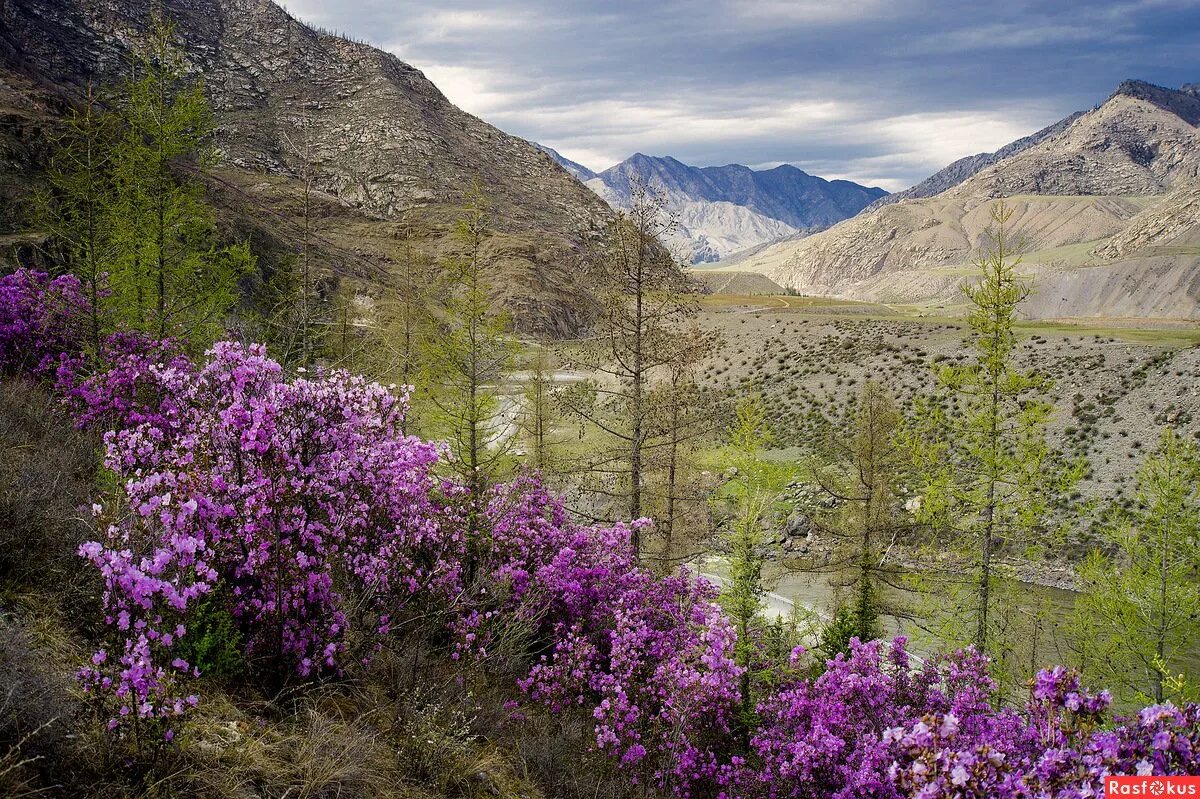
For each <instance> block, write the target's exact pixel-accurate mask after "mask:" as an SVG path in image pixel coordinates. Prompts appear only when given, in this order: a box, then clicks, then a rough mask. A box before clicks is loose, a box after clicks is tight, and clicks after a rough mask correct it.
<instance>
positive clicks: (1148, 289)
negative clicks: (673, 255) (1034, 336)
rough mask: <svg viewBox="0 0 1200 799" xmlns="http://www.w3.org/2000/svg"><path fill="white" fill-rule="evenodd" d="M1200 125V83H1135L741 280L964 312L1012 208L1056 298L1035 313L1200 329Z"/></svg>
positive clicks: (1034, 303) (1029, 261)
mask: <svg viewBox="0 0 1200 799" xmlns="http://www.w3.org/2000/svg"><path fill="white" fill-rule="evenodd" d="M1197 122H1200V92H1197V91H1196V89H1195V86H1194V84H1186V85H1185V86H1184V87H1183V88H1181V89H1178V90H1176V89H1168V88H1165V87H1161V86H1155V85H1154V84H1150V83H1147V82H1145V81H1125V82H1122V83H1121V84H1120V85H1119V86H1118V87H1117V89H1116V90H1115V91H1114V92H1112V94H1111V95H1110V96H1109V97H1108V99H1107V100H1105V101H1104V102H1103V103H1101V104H1100V105H1098V106H1096V107H1095V108H1093V109H1091V110H1089V111H1086V112H1081V113H1079V114H1074V115H1071V116H1069V117H1067V118H1066V119H1064V120H1062V121H1061V122H1059V123H1055V125H1052V126H1050V127H1049V128H1046V129H1043V130H1042V131H1039V132H1038V133H1036V134H1033V135H1032V136H1031V137H1026V139H1023V140H1018V141H1017V142H1014V143H1013V144H1012V145H1009V147H1008V148H1002V149H1001V150H1000V151H997V152H1001V153H1002V152H1006V151H1007V152H1008V153H1009V154H1008V155H1007V157H1004V158H1000V159H998V160H993V161H992V162H991V163H988V164H986V165H983V166H982V167H981V168H979V169H975V170H973V171H972V172H971V174H970V175H968V176H966V177H965V178H963V179H961V180H957V181H954V182H952V184H951V185H949V186H948V187H947V188H945V189H944V190H942V191H940V192H938V193H936V194H932V195H930V196H928V197H921V196H908V197H902V198H901V199H899V200H898V201H896V202H892V203H886V202H885V203H880V204H877V205H876V206H875V207H873V208H869V209H867V210H865V211H864V212H863V213H861V214H859V215H858V216H856V217H854V218H852V219H850V220H847V221H845V222H842V223H839V224H838V225H835V226H833V227H831V228H829V229H828V230H825V231H822V232H820V233H817V234H815V235H813V236H809V237H805V238H801V239H799V240H794V241H787V242H782V243H778V244H775V245H770V246H767V247H765V248H761V249H760V250H758V251H756V252H755V253H753V254H752V255H750V256H748V257H746V258H744V259H741V260H740V261H739V262H738V268H739V269H746V270H753V271H759V272H762V273H764V274H766V275H767V276H768V277H770V278H772V279H773V280H775V281H776V282H778V283H780V284H781V285H784V286H786V287H788V288H791V289H794V290H797V291H801V292H804V293H812V294H821V295H828V296H836V297H844V298H848V299H861V300H871V301H882V302H897V303H905V304H910V303H915V304H918V305H922V304H923V305H931V306H933V307H946V306H950V305H954V304H956V303H958V302H961V294H960V287H961V285H962V284H963V281H964V280H965V279H966V276H967V275H969V274H971V269H970V263H971V261H972V259H973V258H975V257H977V256H978V254H979V253H980V252H981V251H982V248H983V247H984V246H986V241H987V228H988V225H989V213H988V211H989V209H990V208H991V206H992V205H993V204H994V203H995V202H996V201H997V200H999V199H1004V200H1006V202H1008V204H1009V206H1010V208H1011V209H1012V210H1013V213H1014V217H1013V219H1012V222H1011V227H1010V230H1009V233H1010V235H1012V236H1015V237H1017V238H1020V239H1023V240H1025V241H1026V242H1027V244H1028V251H1027V252H1026V253H1025V255H1024V265H1023V266H1022V270H1023V274H1024V275H1025V276H1026V277H1029V278H1033V279H1034V280H1035V282H1040V284H1041V285H1042V286H1043V288H1044V291H1039V292H1038V293H1036V294H1035V296H1034V297H1033V298H1031V299H1030V300H1029V301H1028V302H1027V303H1026V305H1025V310H1026V312H1027V313H1029V314H1031V315H1035V316H1043V317H1086V316H1100V317H1103V316H1105V315H1107V314H1110V313H1111V314H1118V315H1121V316H1135V317H1143V318H1192V319H1195V318H1200V218H1197V217H1195V216H1194V214H1191V215H1189V211H1188V209H1195V208H1197V207H1198V206H1197V205H1196V202H1197V198H1196V196H1195V191H1196V189H1197V186H1200V129H1197ZM1031 139H1032V140H1033V141H1030V140H1031ZM955 163H956V164H957V163H960V162H955ZM951 166H954V165H951ZM945 171H946V170H942V171H941V172H939V173H935V175H934V176H932V177H935V178H936V177H937V176H938V175H941V174H943V173H944V172H945ZM935 182H936V181H935ZM918 185H920V184H918ZM1139 274H1140V275H1142V279H1141V280H1140V281H1139V278H1138V275H1139ZM1131 281H1132V282H1131ZM1131 286H1133V287H1136V291H1131V289H1130V287H1131ZM1122 292H1124V294H1122ZM1126 294H1128V295H1129V296H1125V295H1126ZM1052 295H1053V296H1052Z"/></svg>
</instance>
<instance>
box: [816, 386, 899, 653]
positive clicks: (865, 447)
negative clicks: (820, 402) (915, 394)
mask: <svg viewBox="0 0 1200 799" xmlns="http://www.w3.org/2000/svg"><path fill="white" fill-rule="evenodd" d="M902 423H903V417H902V416H901V414H900V411H899V409H898V408H897V407H896V404H895V402H894V401H893V400H892V397H891V396H890V395H889V394H888V393H887V391H886V389H884V388H883V386H881V385H880V384H879V383H876V382H873V381H871V382H867V383H866V384H865V385H864V387H863V389H862V391H861V393H860V394H859V397H858V401H857V403H856V407H855V410H854V414H853V422H852V427H851V428H850V430H848V431H847V433H846V434H844V435H832V436H831V437H830V440H829V441H828V442H827V443H826V444H825V446H824V447H823V450H824V452H823V453H822V456H821V459H820V461H818V463H817V464H816V465H815V466H814V468H813V478H814V482H815V483H816V485H817V487H818V488H819V489H820V492H821V494H822V495H823V496H824V497H825V498H827V499H830V500H832V501H833V502H832V503H830V504H832V508H831V509H830V510H826V511H823V512H819V513H817V514H816V515H815V517H814V519H813V521H814V523H815V524H816V525H817V526H818V528H819V529H820V530H821V531H822V532H824V533H827V534H829V535H830V536H831V537H832V538H833V539H834V540H835V541H837V543H838V550H839V551H838V556H837V557H836V559H835V561H834V562H833V564H832V566H833V567H834V568H837V569H838V570H839V571H842V572H843V573H845V574H846V575H847V578H846V579H845V581H844V585H845V587H847V588H849V590H850V595H851V599H850V602H849V603H848V604H847V605H846V607H845V609H844V612H843V614H842V616H841V619H840V620H841V625H840V630H841V634H840V635H839V636H838V637H839V638H840V639H841V640H839V642H838V644H837V646H835V647H834V648H836V649H837V650H838V651H842V650H843V649H844V647H845V645H846V644H847V643H848V641H849V639H850V638H851V637H857V638H858V639H859V640H861V641H869V640H873V639H875V638H877V637H879V635H880V628H879V615H880V613H881V609H882V604H883V603H882V599H881V595H882V591H883V589H884V588H885V587H886V586H894V585H898V584H899V582H900V581H901V575H900V573H899V571H898V570H897V569H896V568H895V567H889V566H887V565H886V564H885V560H886V555H887V551H888V550H889V549H890V548H891V547H892V546H893V545H894V544H895V543H896V541H897V539H898V538H899V537H900V535H902V534H903V533H904V532H905V531H906V530H907V529H908V528H909V527H911V523H910V521H909V520H908V517H907V516H906V514H905V512H904V509H903V508H902V507H901V490H902V489H901V481H902V479H903V476H904V472H905V470H906V468H907V465H908V462H909V458H908V453H907V452H906V451H905V449H904V447H903V445H902V441H901V439H900V433H901V426H902Z"/></svg>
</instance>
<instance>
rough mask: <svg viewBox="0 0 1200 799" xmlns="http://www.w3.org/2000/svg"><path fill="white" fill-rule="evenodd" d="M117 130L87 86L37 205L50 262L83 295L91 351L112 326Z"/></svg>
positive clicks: (58, 141) (56, 146)
mask: <svg viewBox="0 0 1200 799" xmlns="http://www.w3.org/2000/svg"><path fill="white" fill-rule="evenodd" d="M118 130H119V129H118V127H117V119H116V118H115V117H114V115H112V114H111V113H108V112H106V111H105V110H104V109H103V108H102V107H101V104H100V99H99V98H98V97H97V96H96V92H95V89H94V87H93V86H92V84H90V83H89V84H88V87H87V92H86V95H85V96H84V101H83V105H82V106H81V107H80V108H78V109H76V110H75V111H74V112H73V113H72V115H71V118H70V120H69V121H68V122H67V126H66V129H65V130H64V131H63V133H62V134H61V135H60V136H59V137H57V138H56V141H55V142H54V152H53V155H51V157H50V164H49V169H48V170H47V177H48V183H49V188H48V190H47V191H46V192H44V193H42V194H39V196H38V197H37V201H36V207H37V216H38V224H39V226H40V227H42V228H43V229H44V230H46V231H47V232H48V233H49V234H50V239H49V246H50V247H51V249H52V252H51V253H50V255H51V258H52V260H54V261H56V262H58V263H60V264H61V265H62V267H63V268H64V269H65V270H67V271H70V272H72V273H74V274H75V275H76V276H77V277H78V278H79V279H80V281H81V283H82V284H83V289H84V291H85V292H86V294H87V297H88V301H89V313H88V317H89V318H88V320H87V322H88V333H89V338H90V341H89V345H90V348H91V350H92V352H93V353H96V352H98V351H99V349H100V343H101V340H102V337H103V335H104V333H105V332H107V331H108V329H109V328H110V327H111V326H112V320H111V319H110V315H111V303H110V301H109V297H108V296H107V295H108V288H107V283H108V280H107V273H108V272H109V271H110V270H111V269H112V267H113V263H114V259H115V258H116V256H117V252H118V249H117V242H116V241H114V236H113V224H114V221H115V220H114V219H113V211H114V202H115V199H116V198H115V186H114V184H113V150H114V145H115V143H116V142H115V140H116V136H117V132H118Z"/></svg>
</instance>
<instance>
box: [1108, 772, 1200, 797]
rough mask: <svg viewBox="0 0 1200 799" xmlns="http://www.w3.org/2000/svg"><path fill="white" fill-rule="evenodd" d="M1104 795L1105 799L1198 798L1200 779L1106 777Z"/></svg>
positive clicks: (1199, 795) (1199, 794)
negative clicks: (1134, 798) (1136, 798)
mask: <svg viewBox="0 0 1200 799" xmlns="http://www.w3.org/2000/svg"><path fill="white" fill-rule="evenodd" d="M1104 795H1105V797H1106V799H1113V797H1118V796H1146V797H1150V799H1159V797H1162V799H1166V798H1167V797H1170V796H1195V797H1200V777H1108V778H1106V779H1105V780H1104Z"/></svg>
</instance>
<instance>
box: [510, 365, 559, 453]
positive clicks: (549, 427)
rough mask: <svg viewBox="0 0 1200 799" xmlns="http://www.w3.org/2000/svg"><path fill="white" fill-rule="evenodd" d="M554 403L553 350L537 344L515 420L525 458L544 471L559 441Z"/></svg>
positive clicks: (556, 408)
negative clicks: (521, 435) (557, 438)
mask: <svg viewBox="0 0 1200 799" xmlns="http://www.w3.org/2000/svg"><path fill="white" fill-rule="evenodd" d="M557 402H558V401H557V399H556V397H555V391H554V362H553V360H552V352H551V351H550V350H549V349H547V348H546V347H537V348H536V349H535V350H534V351H533V353H532V355H531V357H530V359H529V363H528V364H527V366H526V374H525V380H524V387H523V390H522V392H521V405H520V408H519V410H518V417H517V419H518V424H519V426H520V429H521V433H522V434H523V436H524V439H525V449H526V460H527V462H528V463H529V465H530V466H532V467H533V468H534V469H536V470H538V471H539V472H541V473H543V474H546V473H548V472H550V471H551V470H552V469H553V468H554V467H555V462H554V459H553V454H554V449H555V445H556V444H557V443H558V442H557V440H556V438H555V431H554V428H555V424H556V423H557V422H558V420H559V412H558V405H557Z"/></svg>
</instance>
